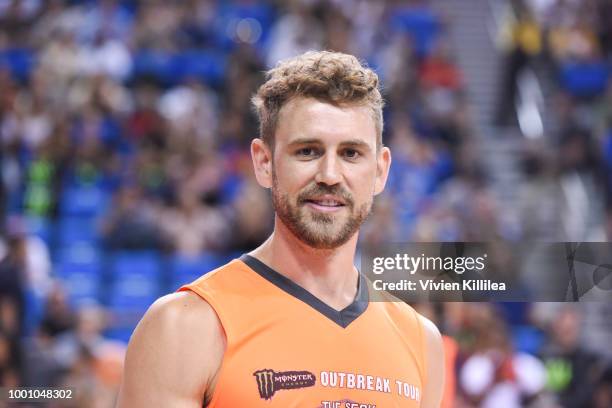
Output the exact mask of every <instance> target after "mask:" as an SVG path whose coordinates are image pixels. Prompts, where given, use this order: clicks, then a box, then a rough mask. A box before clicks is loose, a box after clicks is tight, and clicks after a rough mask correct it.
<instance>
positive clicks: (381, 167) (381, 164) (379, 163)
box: [374, 147, 391, 195]
mask: <svg viewBox="0 0 612 408" xmlns="http://www.w3.org/2000/svg"><path fill="white" fill-rule="evenodd" d="M377 156H378V157H377V158H376V181H375V184H374V195H378V194H380V193H382V191H383V190H384V189H385V184H387V178H388V177H389V169H390V168H391V150H389V148H388V147H382V148H381V149H380V152H378V153H377Z"/></svg>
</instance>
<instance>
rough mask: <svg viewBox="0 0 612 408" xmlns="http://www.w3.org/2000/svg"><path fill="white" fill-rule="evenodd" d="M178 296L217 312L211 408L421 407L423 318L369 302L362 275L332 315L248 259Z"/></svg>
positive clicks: (330, 310)
mask: <svg viewBox="0 0 612 408" xmlns="http://www.w3.org/2000/svg"><path fill="white" fill-rule="evenodd" d="M180 290H191V291H193V292H195V293H196V294H198V295H199V296H201V297H202V298H203V299H204V300H206V301H207V302H208V303H209V304H210V305H211V306H212V307H213V308H214V310H215V311H216V313H217V315H218V316H219V320H220V321H221V324H222V326H223V329H224V330H225V335H226V338H227V343H226V344H227V345H226V350H225V354H224V356H223V362H222V364H221V368H220V371H219V374H218V381H217V384H216V387H215V389H214V393H213V395H212V399H211V402H210V404H209V405H208V406H209V407H212V408H219V407H222V408H237V407H249V408H252V407H282V408H289V407H305V408H346V407H350V408H366V407H367V408H373V407H378V408H392V407H405V408H410V407H419V406H420V403H421V399H422V395H423V388H424V384H425V381H426V380H427V379H426V377H425V371H426V361H425V344H424V342H425V340H424V333H423V330H424V329H423V327H422V323H421V320H420V319H419V318H418V315H417V313H416V312H415V311H414V310H413V309H412V308H411V307H410V306H408V305H406V304H404V303H400V302H370V295H369V290H368V283H367V280H366V279H365V278H364V277H363V276H360V279H359V289H358V293H357V296H356V298H355V300H354V302H353V303H352V304H350V305H349V306H347V307H346V308H345V309H343V310H341V311H337V310H335V309H333V308H331V307H330V306H328V305H326V304H325V303H323V302H322V301H321V300H319V299H318V298H316V297H315V296H314V295H312V294H311V293H309V292H308V291H306V290H305V289H303V288H302V287H300V286H299V285H297V284H296V283H294V282H293V281H291V280H290V279H288V278H286V277H285V276H283V275H281V274H279V273H278V272H276V271H274V270H273V269H271V268H269V267H268V266H267V265H265V264H263V263H262V262H261V261H259V260H257V259H256V258H254V257H251V256H248V255H244V256H242V257H241V258H240V260H238V259H235V260H233V261H232V262H230V263H229V264H227V265H225V266H222V267H221V268H219V269H216V270H215V271H212V272H210V273H208V274H206V275H204V276H202V277H201V278H199V279H197V280H196V281H195V282H193V283H191V284H189V285H186V286H183V287H182V288H181V289H180Z"/></svg>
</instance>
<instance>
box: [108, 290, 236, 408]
mask: <svg viewBox="0 0 612 408" xmlns="http://www.w3.org/2000/svg"><path fill="white" fill-rule="evenodd" d="M224 349H225V337H224V334H223V329H222V327H221V324H220V322H219V319H218V317H217V315H216V313H215V312H214V310H213V309H212V307H211V306H210V305H209V304H208V303H206V302H205V301H203V300H202V299H201V298H199V297H198V296H197V295H195V294H193V293H191V292H181V293H175V294H172V295H168V296H164V297H162V298H161V299H159V300H157V301H156V302H155V303H154V304H153V305H152V306H151V308H150V309H149V310H148V311H147V313H146V314H145V316H144V317H143V318H142V320H141V321H140V323H139V324H138V327H136V330H135V331H134V334H133V335H132V338H131V340H130V344H129V346H128V350H127V356H126V360H125V368H124V374H123V380H122V384H121V388H120V391H119V398H118V401H117V407H118V408H123V407H130V408H132V407H134V408H139V407H142V408H145V407H152V406H160V407H161V406H165V407H178V408H191V407H193V408H201V407H202V406H203V403H204V401H205V399H206V400H207V399H209V398H210V394H211V391H212V387H213V386H214V382H215V378H216V373H217V371H218V369H219V367H220V365H221V360H222V358H223V353H224Z"/></svg>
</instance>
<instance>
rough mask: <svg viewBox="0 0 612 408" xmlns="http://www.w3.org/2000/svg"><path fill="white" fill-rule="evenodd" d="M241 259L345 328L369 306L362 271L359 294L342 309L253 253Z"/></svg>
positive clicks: (274, 283) (270, 280) (263, 276)
mask: <svg viewBox="0 0 612 408" xmlns="http://www.w3.org/2000/svg"><path fill="white" fill-rule="evenodd" d="M240 260H241V261H242V262H244V263H245V264H246V265H247V266H248V267H249V268H251V269H252V270H253V271H254V272H256V273H257V274H258V275H259V276H261V277H262V278H264V279H265V280H267V281H268V282H270V283H271V284H273V285H274V286H276V287H278V288H279V289H281V290H283V291H284V292H286V293H288V294H289V295H291V296H293V297H295V298H297V299H298V300H301V301H302V302H304V303H306V304H307V305H308V306H310V307H312V308H313V309H315V310H316V311H317V312H319V313H321V314H322V315H324V316H325V317H327V318H328V319H330V320H331V321H333V322H334V323H336V324H337V325H338V326H340V327H342V328H344V329H345V328H347V327H348V325H349V324H351V323H352V322H353V321H354V320H355V319H357V318H358V317H359V316H361V315H362V314H363V312H365V311H366V309H367V308H368V303H369V301H370V299H369V294H368V285H367V283H366V280H365V277H364V276H363V275H362V274H361V273H359V280H358V283H357V285H358V287H357V294H356V295H355V299H354V300H353V302H352V303H351V304H349V305H348V306H347V307H345V308H344V309H342V310H336V309H334V308H333V307H331V306H329V305H328V304H327V303H325V302H323V301H322V300H321V299H319V298H318V297H316V296H315V295H313V294H312V293H310V292H309V291H307V290H306V289H304V288H303V287H301V286H300V285H298V284H297V283H295V282H294V281H292V280H291V279H289V278H287V277H286V276H284V275H282V274H280V273H279V272H277V271H275V270H274V269H272V268H270V267H269V266H268V265H266V264H265V263H263V262H262V261H260V260H259V259H257V258H255V257H253V256H251V255H248V254H244V255H242V256H241V257H240Z"/></svg>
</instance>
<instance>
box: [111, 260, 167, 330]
mask: <svg viewBox="0 0 612 408" xmlns="http://www.w3.org/2000/svg"><path fill="white" fill-rule="evenodd" d="M110 275H111V276H110V277H109V280H110V285H109V287H108V288H107V293H106V296H105V297H106V302H105V303H106V304H107V307H108V310H109V312H110V314H111V323H110V327H109V329H108V331H107V335H109V336H110V337H112V338H115V339H118V340H127V339H128V338H129V334H130V333H131V331H132V330H133V329H134V327H136V324H138V321H139V320H140V319H141V318H142V315H143V314H144V313H145V311H146V310H147V308H148V307H149V306H150V305H151V304H152V303H153V302H154V301H155V299H157V298H158V297H159V296H161V295H162V291H161V289H162V287H163V285H162V280H161V257H160V256H159V255H158V254H157V253H156V252H151V251H136V252H128V251H125V252H118V253H115V254H114V255H113V256H111V264H110Z"/></svg>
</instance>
